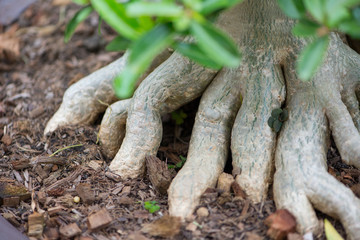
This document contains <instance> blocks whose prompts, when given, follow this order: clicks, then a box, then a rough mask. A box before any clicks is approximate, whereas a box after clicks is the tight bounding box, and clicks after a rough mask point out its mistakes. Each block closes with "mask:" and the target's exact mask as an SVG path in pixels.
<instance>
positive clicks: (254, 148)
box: [231, 64, 285, 202]
mask: <svg viewBox="0 0 360 240" xmlns="http://www.w3.org/2000/svg"><path fill="white" fill-rule="evenodd" d="M245 68H248V69H246V70H244V69H245ZM249 69H252V70H251V71H249ZM255 69H256V70H255ZM241 73H242V75H241V78H240V79H241V82H243V83H244V87H245V93H244V101H243V104H242V106H241V109H240V111H239V113H238V114H237V117H236V120H235V124H234V128H233V130H232V136H231V138H232V140H231V151H232V157H233V174H234V175H237V176H236V181H237V183H238V184H239V185H240V186H241V187H242V189H244V190H245V191H246V194H247V195H248V197H249V198H250V199H251V200H253V201H254V202H260V201H262V200H264V199H265V198H266V196H267V190H268V186H269V183H271V172H273V167H274V165H273V157H274V149H275V144H276V139H275V137H276V134H275V132H274V131H272V130H271V129H270V127H269V126H268V124H267V121H268V118H269V116H270V115H271V111H272V110H273V109H275V108H280V106H281V104H282V103H283V101H284V99H285V90H284V89H285V88H284V80H283V77H282V73H281V69H280V66H272V65H270V66H262V65H252V66H251V65H250V66H248V65H246V64H245V66H243V67H242V71H241Z"/></svg>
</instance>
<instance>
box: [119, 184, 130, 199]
mask: <svg viewBox="0 0 360 240" xmlns="http://www.w3.org/2000/svg"><path fill="white" fill-rule="evenodd" d="M130 192H131V186H125V187H124V188H123V189H122V191H121V193H120V196H123V197H125V196H127V195H129V194H130Z"/></svg>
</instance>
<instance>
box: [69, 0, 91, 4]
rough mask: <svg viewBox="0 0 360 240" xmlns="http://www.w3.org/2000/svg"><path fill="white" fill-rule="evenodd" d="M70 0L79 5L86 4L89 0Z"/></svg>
mask: <svg viewBox="0 0 360 240" xmlns="http://www.w3.org/2000/svg"><path fill="white" fill-rule="evenodd" d="M72 1H73V2H74V3H76V4H79V5H87V4H89V3H90V0H72Z"/></svg>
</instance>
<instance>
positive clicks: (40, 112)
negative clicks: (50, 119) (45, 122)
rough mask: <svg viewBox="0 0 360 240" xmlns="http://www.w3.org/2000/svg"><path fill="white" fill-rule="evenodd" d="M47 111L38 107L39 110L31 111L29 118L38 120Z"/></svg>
mask: <svg viewBox="0 0 360 240" xmlns="http://www.w3.org/2000/svg"><path fill="white" fill-rule="evenodd" d="M44 111H45V109H44V107H43V106H41V105H40V106H38V107H37V108H35V109H33V110H32V111H30V113H29V117H30V118H37V117H39V116H40V115H41V114H43V113H44Z"/></svg>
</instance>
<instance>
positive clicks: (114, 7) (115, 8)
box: [91, 0, 139, 39]
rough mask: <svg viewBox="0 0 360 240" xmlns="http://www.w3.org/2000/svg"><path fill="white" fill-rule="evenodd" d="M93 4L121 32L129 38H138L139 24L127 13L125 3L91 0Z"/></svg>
mask: <svg viewBox="0 0 360 240" xmlns="http://www.w3.org/2000/svg"><path fill="white" fill-rule="evenodd" d="M91 4H92V6H93V7H94V9H95V10H96V11H97V12H98V13H99V15H100V16H101V17H102V18H103V19H105V21H106V22H107V23H108V24H109V25H110V26H111V27H112V28H113V29H115V30H116V31H117V32H118V33H119V34H121V35H123V36H125V37H127V38H129V39H136V38H137V37H138V36H139V30H138V29H139V25H138V23H137V21H136V20H135V19H131V18H129V17H128V16H127V15H126V12H125V8H124V6H123V4H119V3H118V2H117V1H116V0H91Z"/></svg>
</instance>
